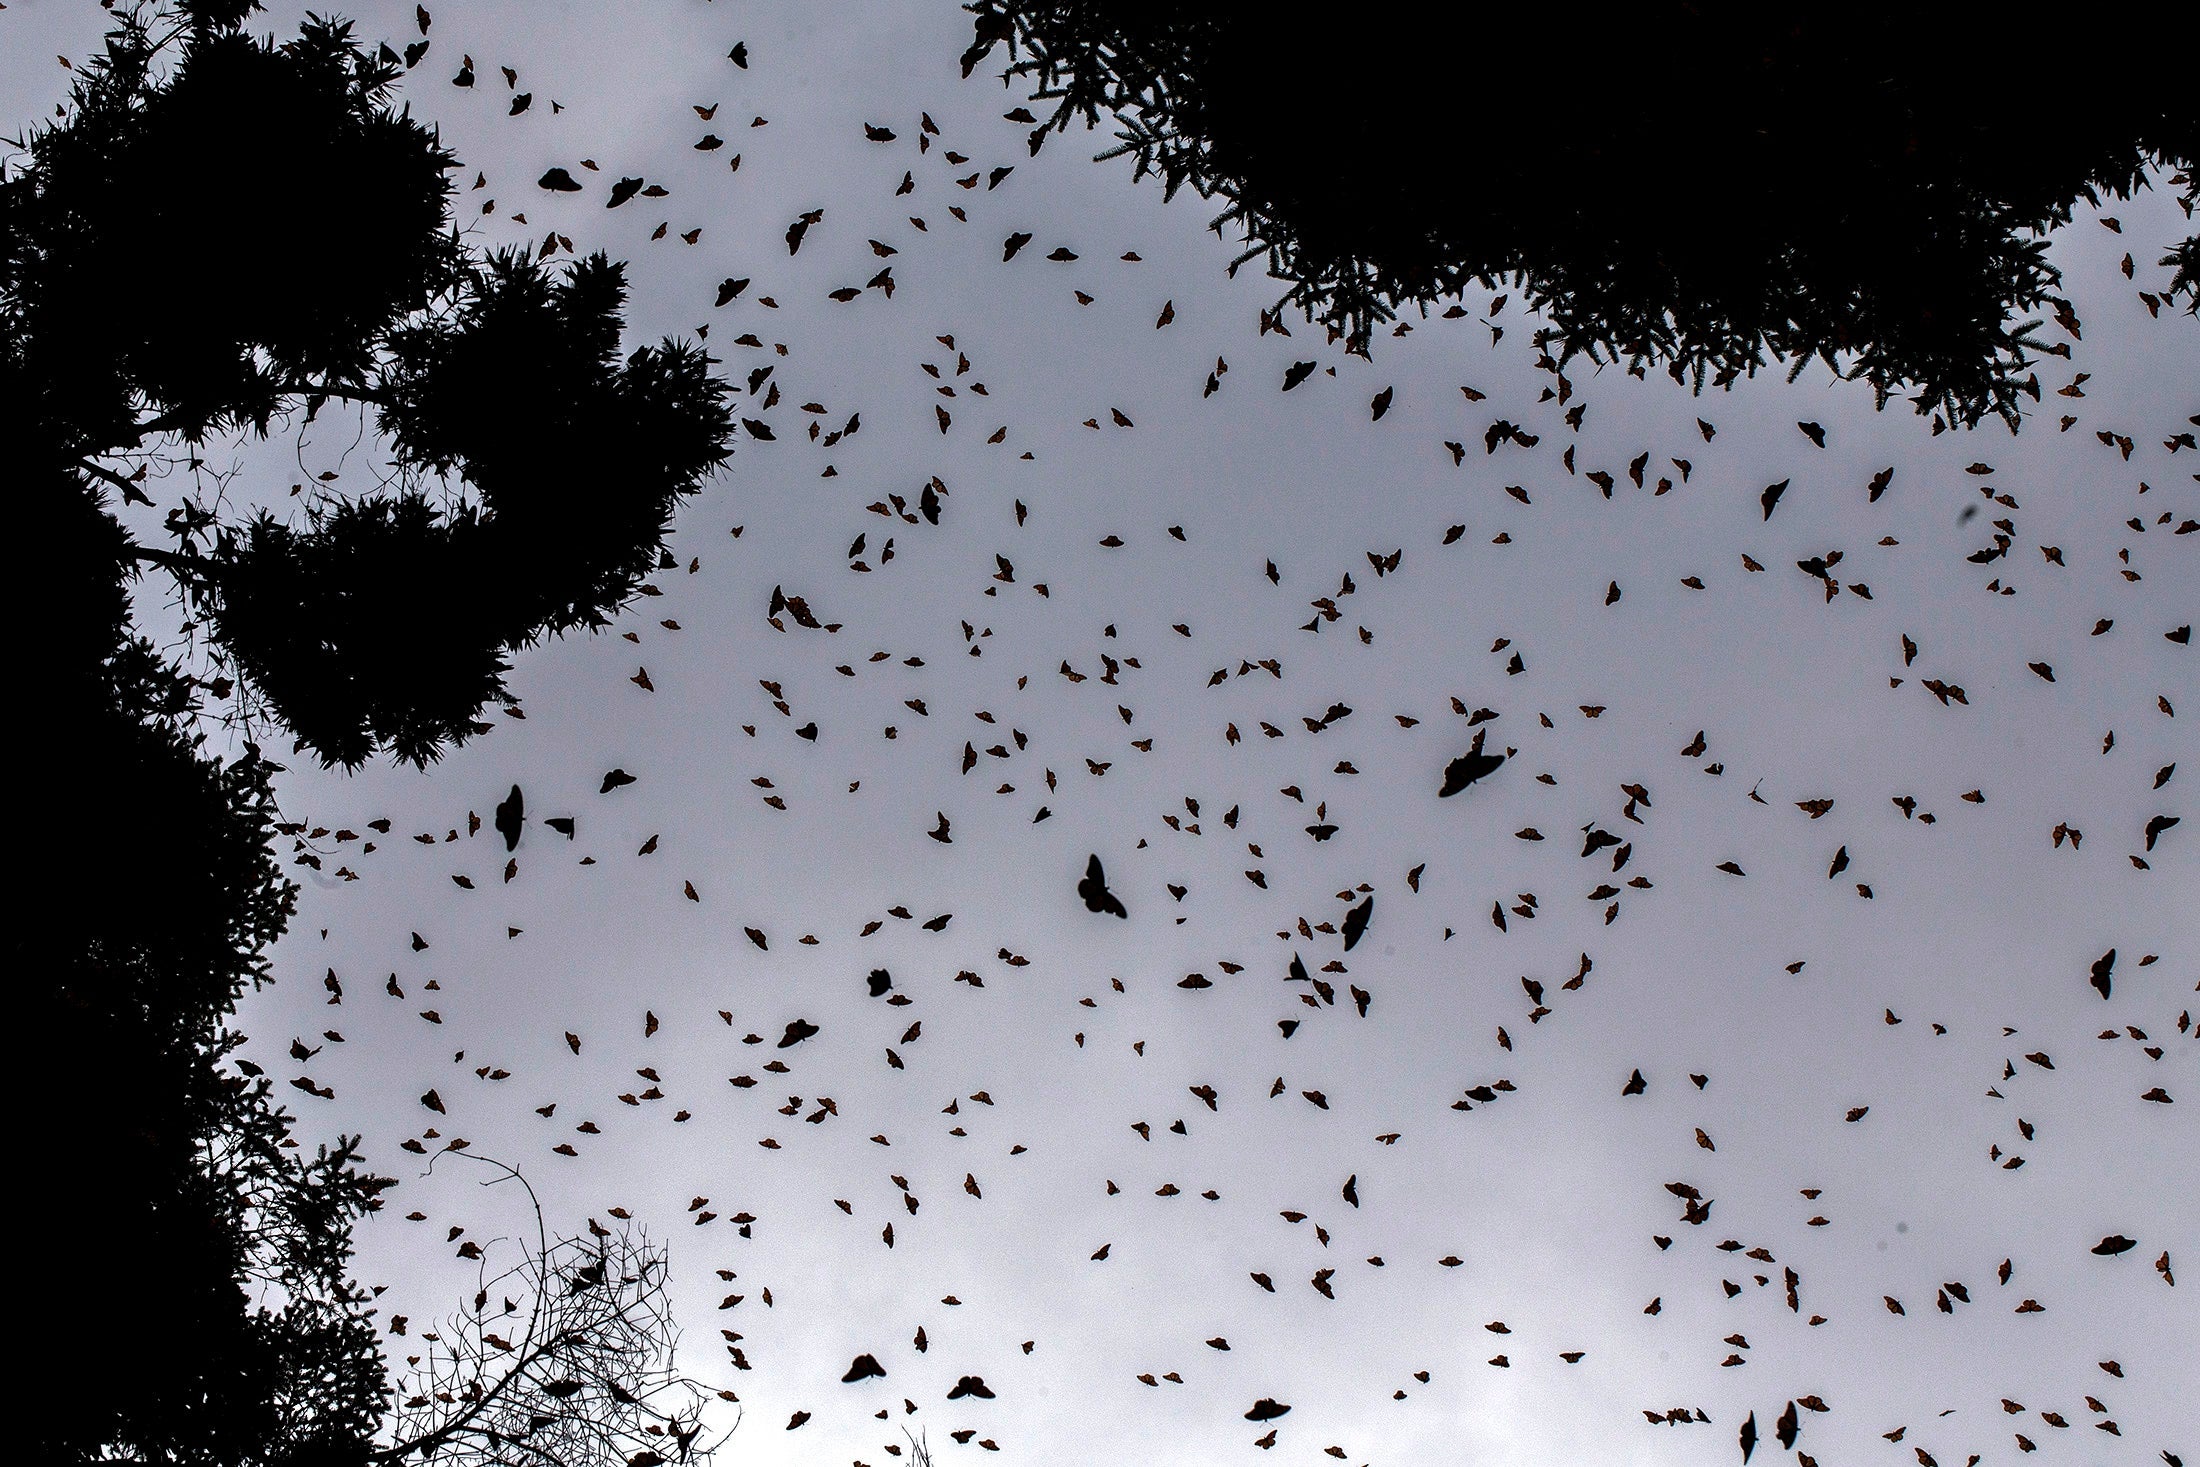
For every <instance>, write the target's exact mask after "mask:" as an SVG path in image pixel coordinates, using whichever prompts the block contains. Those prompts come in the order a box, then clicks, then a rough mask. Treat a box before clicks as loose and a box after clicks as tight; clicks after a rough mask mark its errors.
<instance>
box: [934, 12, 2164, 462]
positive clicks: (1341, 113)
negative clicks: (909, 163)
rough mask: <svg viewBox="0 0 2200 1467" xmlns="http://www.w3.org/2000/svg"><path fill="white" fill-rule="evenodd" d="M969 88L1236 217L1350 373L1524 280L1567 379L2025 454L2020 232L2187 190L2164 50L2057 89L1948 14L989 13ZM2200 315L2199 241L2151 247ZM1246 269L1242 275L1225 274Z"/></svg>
mask: <svg viewBox="0 0 2200 1467" xmlns="http://www.w3.org/2000/svg"><path fill="white" fill-rule="evenodd" d="M968 8H969V9H970V10H971V11H972V12H973V13H974V15H975V16H976V32H977V33H976V39H975V42H974V44H973V45H972V47H971V49H970V51H969V53H968V54H967V55H965V57H964V58H963V65H964V71H965V74H968V73H969V72H970V71H971V70H973V69H974V68H975V67H976V66H977V65H978V64H980V63H981V62H983V61H984V60H985V59H986V58H987V57H988V56H989V55H990V54H991V53H992V52H993V50H994V48H995V47H996V46H998V45H999V44H1000V43H1002V42H1004V41H1005V42H1007V43H1008V54H1009V57H1010V64H1009V67H1008V73H1007V74H1008V75H1009V76H1010V77H1011V78H1015V79H1021V80H1024V81H1026V82H1028V83H1031V84H1034V85H1035V86H1036V87H1037V88H1038V95H1039V96H1040V97H1041V98H1043V99H1046V100H1049V101H1054V102H1056V103H1058V107H1057V110H1056V112H1055V113H1054V115H1053V116H1052V117H1051V118H1049V119H1047V120H1046V122H1045V123H1043V124H1042V125H1041V126H1040V127H1039V128H1038V129H1036V130H1035V131H1034V132H1033V134H1032V148H1033V150H1034V151H1036V150H1037V149H1038V147H1039V145H1040V143H1041V142H1042V141H1043V139H1044V136H1045V133H1046V131H1047V129H1048V128H1050V127H1051V128H1053V129H1057V130H1059V129H1062V128H1065V127H1067V126H1068V124H1069V122H1070V120H1071V119H1072V118H1073V117H1082V118H1083V119H1084V120H1085V122H1086V123H1087V125H1088V126H1090V125H1092V124H1093V123H1095V122H1096V121H1097V119H1098V116H1099V114H1100V112H1102V111H1103V110H1106V111H1110V112H1113V113H1114V114H1116V116H1117V118H1118V120H1119V122H1120V124H1121V134H1120V135H1121V138H1122V142H1123V146H1122V147H1120V148H1117V149H1115V150H1114V152H1113V153H1110V154H1106V155H1103V156H1115V155H1117V154H1120V153H1124V152H1128V153H1130V154H1132V155H1133V156H1134V157H1135V159H1136V161H1137V166H1138V169H1139V171H1140V173H1141V174H1143V173H1146V172H1149V171H1150V172H1154V173H1158V174H1160V175H1161V177H1162V178H1163V180H1164V181H1165V183H1166V185H1167V186H1168V188H1169V190H1170V191H1171V192H1172V193H1173V192H1174V191H1175V190H1176V189H1177V188H1179V187H1181V186H1182V185H1184V184H1186V183H1189V184H1191V185H1192V187H1193V188H1194V189H1196V190H1197V191H1199V192H1200V193H1201V194H1202V195H1219V196H1221V197H1222V198H1223V199H1224V200H1226V201H1227V202H1228V205H1229V208H1228V211H1227V212H1226V213H1225V214H1224V215H1223V217H1222V220H1221V221H1218V223H1221V222H1229V223H1235V224H1237V225H1238V226H1240V227H1241V228H1242V229H1243V230H1244V231H1245V235H1246V239H1247V243H1248V245H1249V246H1250V248H1249V249H1248V251H1247V254H1246V256H1244V257H1243V258H1246V259H1249V258H1251V257H1253V256H1254V255H1258V254H1261V253H1263V252H1265V253H1266V254H1267V256H1268V260H1269V267H1270V269H1271V271H1272V272H1273V273H1275V274H1276V275H1278V276H1280V277H1282V278H1284V279H1286V280H1289V281H1291V282H1292V286H1291V290H1290V292H1289V295H1288V297H1287V299H1289V300H1292V301H1295V302H1296V303H1297V304H1299V305H1301V306H1303V307H1304V308H1305V309H1306V311H1307V312H1308V313H1309V314H1310V315H1312V316H1317V317H1320V318H1322V319H1324V320H1326V321H1328V322H1329V323H1330V324H1331V325H1332V326H1335V327H1337V328H1338V329H1340V330H1343V331H1345V332H1347V333H1349V334H1350V335H1351V336H1352V337H1353V339H1354V341H1355V342H1356V343H1360V344H1364V343H1365V341H1366V339H1367V337H1368V334H1369V333H1370V331H1371V329H1372V328H1373V327H1374V326H1375V325H1376V324H1377V323H1379V322H1382V321H1385V320H1388V319H1390V318H1391V316H1392V315H1393V314H1394V313H1395V311H1396V310H1398V309H1399V308H1401V307H1404V306H1409V305H1417V306H1426V305H1428V304H1429V303H1431V302H1434V301H1437V300H1441V299H1443V298H1445V297H1447V296H1451V295H1454V294H1456V293H1458V292H1459V291H1460V290H1462V289H1463V288H1464V287H1466V286H1467V285H1469V284H1470V283H1475V284H1480V285H1482V286H1483V287H1485V288H1491V287H1494V286H1496V285H1498V284H1499V283H1511V284H1513V285H1514V286H1516V287H1517V288H1519V289H1521V290H1522V291H1523V292H1524V293H1525V296H1526V299H1527V302H1528V303H1529V304H1530V305H1531V306H1533V307H1535V308H1537V309H1540V310H1541V311H1543V312H1544V313H1545V314H1546V315H1547V316H1548V317H1549V318H1550V321H1551V323H1552V325H1553V327H1554V328H1555V331H1556V340H1557V342H1558V343H1559V345H1560V347H1561V349H1562V350H1563V351H1564V352H1565V353H1566V354H1568V355H1571V354H1575V353H1581V354H1586V355H1588V356H1590V357H1591V358H1593V359H1595V360H1598V361H1621V362H1626V363H1629V364H1630V365H1636V366H1642V365H1657V366H1664V367H1667V368H1668V369H1669V370H1671V371H1672V372H1673V373H1674V374H1675V375H1676V376H1682V377H1685V376H1690V375H1692V376H1693V378H1694V380H1695V382H1696V385H1697V386H1698V388H1699V389H1700V388H1701V387H1702V386H1703V384H1704V383H1705V381H1706V380H1709V381H1711V382H1714V383H1717V384H1720V385H1724V384H1727V383H1730V382H1732V381H1734V380H1735V379H1736V378H1738V377H1740V376H1743V375H1746V374H1750V373H1753V372H1754V371H1756V370H1757V369H1758V368H1759V367H1761V366H1763V365H1765V364H1766V362H1767V360H1768V358H1777V359H1780V360H1782V361H1784V362H1786V363H1788V364H1789V365H1790V367H1791V369H1792V370H1798V371H1799V370H1800V369H1801V367H1802V366H1803V365H1805V364H1807V363H1808V362H1809V361H1810V360H1811V359H1813V358H1817V359H1819V360H1822V361H1824V362H1826V363H1827V364H1828V365H1829V366H1831V367H1833V368H1834V370H1835V371H1837V372H1840V373H1842V374H1844V375H1847V376H1851V377H1855V378H1858V379H1860V380H1863V381H1865V382H1868V383H1870V384H1871V386H1872V388H1873V389H1874V391H1875V392H1876V393H1877V394H1878V399H1879V402H1880V404H1881V405H1882V406H1883V405H1884V404H1885V403H1886V401H1887V400H1888V398H1889V397H1891V396H1893V395H1894V394H1897V393H1910V394H1913V395H1914V398H1915V401H1916V405H1917V407H1918V410H1919V411H1920V412H1937V413H1941V414H1943V415H1945V416H1946V417H1948V418H1949V419H1951V420H1953V421H1956V422H1960V423H1964V424H1974V423H1976V422H1977V421H1979V420H1980V419H1982V418H1983V417H1985V416H1986V415H1987V414H1988V413H1994V414H1999V415H2000V416H2001V417H2003V418H2004V419H2006V420H2008V421H2009V422H2010V424H2011V426H2012V427H2013V426H2014V425H2015V423H2016V421H2017V418H2018V412H2019V402H2018V395H2019V393H2020V392H2029V393H2030V394H2031V395H2032V396H2033V397H2034V398H2035V399H2036V398H2037V396H2038V390H2039V389H2038V385H2037V381H2036V379H2030V378H2029V377H2028V370H2029V367H2030V364H2031V359H2030V357H2029V356H2028V352H2031V351H2036V350H2038V349H2039V344H2038V343H2036V342H2035V341H2034V340H2033V339H2032V337H2031V335H2030V332H2031V330H2032V328H2033V327H2035V326H2036V325H2038V324H2039V323H2038V322H2037V321H2036V320H2032V319H2028V318H2029V317H2030V316H2031V315H2032V313H2034V312H2037V311H2038V310H2040V309H2041V308H2042V306H2043V305H2050V306H2051V305H2052V304H2054V300H2055V298H2054V294H2053V292H2054V290H2055V288H2056V286H2057V285H2058V283H2059V277H2058V275H2057V273H2056V271H2055V270H2054V268H2053V267H2052V266H2051V265H2050V264H2048V262H2047V260H2046V258H2045V243H2044V241H2043V240H2042V239H2040V238H2039V237H2038V231H2041V230H2044V229H2046V228H2049V227H2052V226H2054V225H2056V224H2060V223H2065V222H2067V221H2068V220H2069V218H2070V211H2071V208H2072V206H2073V204H2074V203H2076V202H2077V201H2078V200H2080V199H2092V198H2097V197H2099V196H2101V195H2113V196H2116V197H2129V196H2130V195H2131V194H2132V193H2133V191H2134V190H2136V189H2139V188H2142V187H2145V186H2147V185H2146V170H2147V169H2148V168H2149V166H2151V165H2153V164H2166V165H2168V166H2170V167H2172V168H2175V169H2179V170H2182V172H2181V174H2180V175H2179V177H2178V178H2177V180H2176V182H2177V183H2178V184H2179V185H2181V186H2182V187H2183V188H2184V190H2185V193H2184V200H2183V202H2184V204H2185V209H2186V214H2187V216H2188V217H2190V215H2191V212H2192V208H2193V204H2194V201H2195V199H2196V198H2200V187H2196V184H2195V181H2194V173H2193V170H2194V168H2195V165H2200V88H2196V87H2194V85H2193V79H2192V63H2191V60H2190V58H2189V56H2186V55H2184V54H2182V48H2179V47H2176V46H2173V45H2152V44H2145V43H2138V44H2133V45H2130V46H2125V47H2121V48H2119V49H2118V50H2117V51H2116V53H2115V54H2114V56H2113V57H2095V56H2091V55H2088V56H2086V57H2084V58H2082V59H2080V58H2072V59H2071V60H2070V61H2069V62H2068V63H2059V62H2057V61H2056V60H2055V59H2054V58H2052V57H2043V55H2042V52H2041V50H2040V42H2039V38H2038V37H2037V36H2036V35H2033V34H2031V33H2029V32H2028V31H2027V30H2026V29H2025V28H2024V27H2022V26H2021V25H2018V24H2015V23H2013V22H2011V21H2010V20H2009V19H2008V18H2007V17H2005V16H2000V15H1989V14H1983V13H1979V12H1975V11H1973V10H1971V9H1969V8H1966V7H1926V8H1924V9H1922V10H1919V9H1916V8H1909V9H1897V8H1885V7H1882V8H1879V9H1869V8H1867V9H1858V8H1855V7H1839V8H1823V9H1809V8H1805V9H1801V10H1798V9H1796V8H1794V7H1787V6H1763V5H1746V4H1738V3H1709V4H1706V3H1699V0H1666V3H1655V4H1645V5H1635V6H1626V7H1619V8H1616V9H1611V10H1608V11H1600V12H1598V13H1597V14H1596V16H1595V17H1594V18H1593V20H1592V19H1589V18H1586V17H1584V18H1583V20H1582V22H1581V23H1579V24H1572V25H1564V26H1560V25H1557V24H1555V23H1554V21H1553V18H1552V17H1551V16H1550V15H1549V14H1547V13H1545V12H1543V11H1540V10H1535V9H1531V8H1522V7H1510V8H1508V7H1502V6H1454V5H1421V4H1414V5H1393V6H1387V7H1378V8H1377V9H1374V10H1370V11H1356V12H1353V13H1352V14H1351V15H1350V16H1349V17H1344V16H1341V15H1332V16H1331V17H1329V18H1328V19H1327V20H1326V22H1325V23H1324V24H1322V25H1321V26H1320V28H1319V29H1318V30H1316V29H1314V28H1312V27H1309V26H1305V25H1296V24H1286V23H1284V22H1283V20H1282V18H1281V17H1280V16H1279V15H1278V14H1277V12H1276V11H1275V10H1274V9H1273V8H1272V7H1268V6H1257V5H1249V4H1243V3H1218V0H1204V3H1195V4H1185V5H1169V6H1158V5H1144V4H1136V3H1126V0H976V3H973V4H971V5H969V7H968ZM2161 245H2162V248H2164V249H2166V250H2168V251H2169V253H2170V256H2171V258H2169V259H2166V260H2164V261H2163V263H2164V264H2165V265H2172V264H2174V265H2178V266H2180V267H2181V268H2180V271H2179V275H2178V277H2177V283H2176V285H2175V286H2174V287H2173V293H2174V294H2178V295H2184V296H2188V297H2191V298H2192V301H2191V304H2192V305H2193V306H2194V307H2200V274H2196V272H2195V264H2196V256H2200V244H2196V242H2195V241H2194V240H2192V239H2187V240H2184V241H2182V242H2179V241H2165V242H2161ZM1240 263H1242V259H1241V261H1240Z"/></svg>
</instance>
